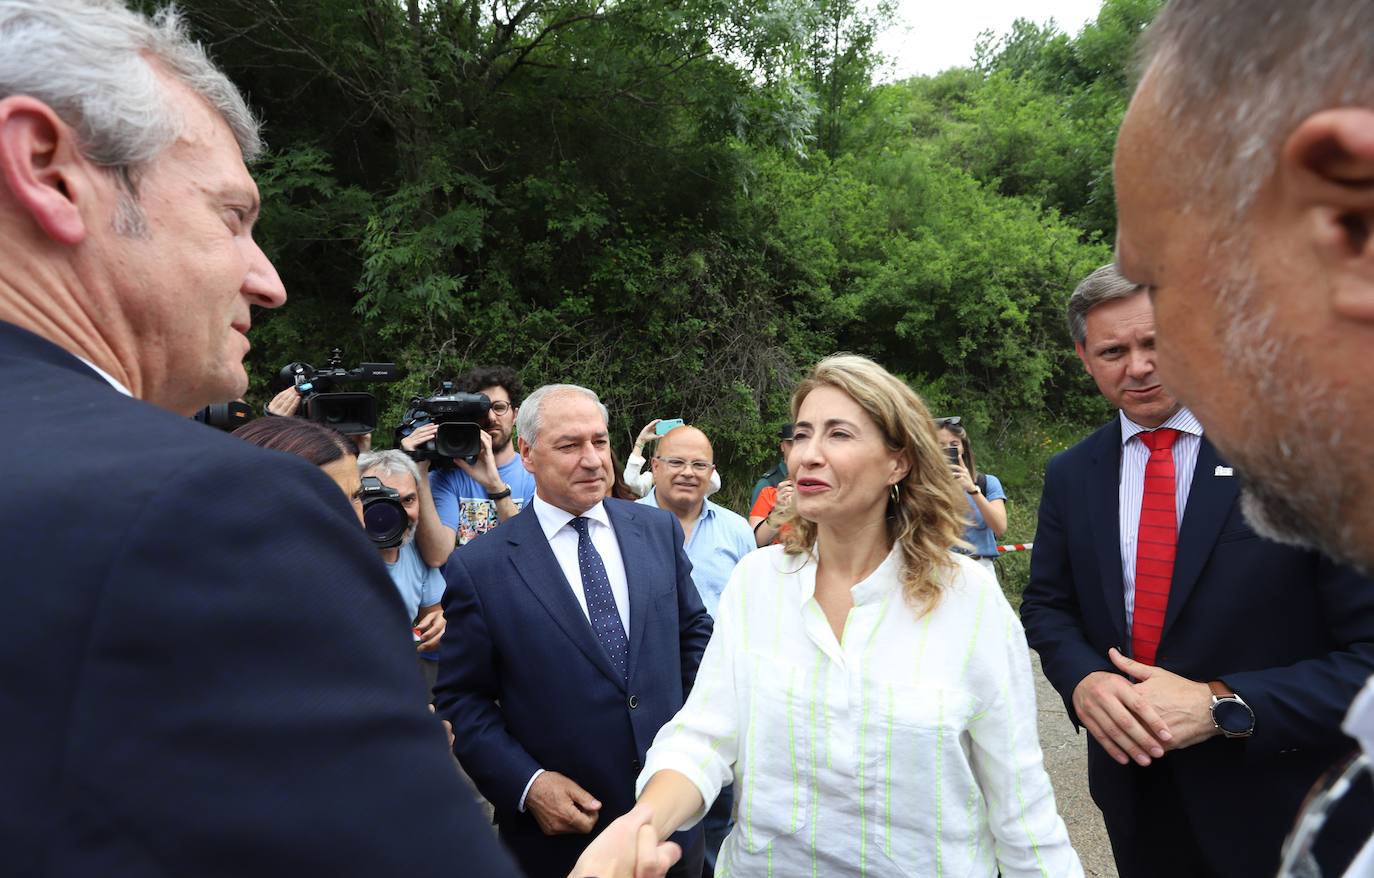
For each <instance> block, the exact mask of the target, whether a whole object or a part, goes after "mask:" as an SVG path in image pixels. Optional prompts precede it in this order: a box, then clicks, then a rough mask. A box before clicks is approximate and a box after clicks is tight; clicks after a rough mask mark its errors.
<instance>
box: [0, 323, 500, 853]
mask: <svg viewBox="0 0 1374 878" xmlns="http://www.w3.org/2000/svg"><path fill="white" fill-rule="evenodd" d="M0 412H3V418H4V424H5V431H4V441H5V446H6V456H7V460H8V461H9V463H8V466H7V467H6V471H5V474H4V477H3V485H4V488H3V492H4V502H3V503H0V557H2V558H3V561H0V565H3V566H2V567H0V569H3V573H0V717H3V720H0V873H3V874H4V875H16V876H17V875H24V876H30V875H44V876H68V875H70V876H91V875H100V876H119V878H133V876H159V878H165V876H192V875H194V876H197V878H214V876H225V878H243V876H249V875H251V876H255V878H266V876H282V878H286V876H293V878H294V876H298V875H356V876H359V878H362V876H367V878H375V876H379V875H407V876H410V875H435V876H438V875H451V874H454V873H453V869H454V868H455V867H454V864H455V863H462V864H464V865H466V866H468V867H469V869H468V871H467V872H466V874H473V875H479V874H480V875H484V876H485V875H514V874H515V867H514V865H513V864H512V863H511V862H510V861H509V859H508V858H507V857H506V856H505V855H504V854H503V853H502V852H501V851H500V850H499V849H498V847H497V845H496V843H495V841H494V839H493V838H492V837H491V830H490V828H489V827H486V826H484V825H483V821H482V820H481V819H480V817H479V816H478V814H477V811H476V809H475V807H474V806H473V803H472V801H471V794H470V793H466V792H465V790H464V788H463V786H462V783H461V779H460V778H459V777H458V776H457V773H456V772H455V771H454V770H453V766H452V761H451V759H450V757H449V755H448V752H447V749H446V747H445V738H444V732H443V730H442V728H441V727H440V725H439V723H438V721H437V720H436V719H434V717H433V716H432V715H431V714H430V713H429V711H428V710H427V709H426V706H425V700H426V699H425V695H424V692H423V684H422V682H421V679H420V674H419V672H418V671H417V670H416V666H415V651H414V646H413V644H412V641H411V637H410V634H409V632H408V630H407V628H408V620H407V619H406V618H405V611H404V609H403V608H402V605H401V602H400V597H399V596H398V595H397V593H396V589H395V587H394V586H393V585H392V584H391V580H390V579H389V577H388V576H387V574H386V572H385V568H384V567H383V566H382V564H381V562H380V560H379V558H378V554H377V552H376V550H375V549H373V548H372V547H371V545H370V544H369V542H368V541H367V539H366V538H365V537H364V536H363V534H362V530H361V528H360V527H359V526H358V520H357V517H356V516H355V515H354V513H353V510H352V508H351V507H350V506H349V504H348V503H347V502H346V500H345V498H344V496H343V493H342V492H341V491H340V490H339V489H338V487H337V486H336V485H335V484H334V483H333V482H332V481H330V480H329V479H328V478H327V477H326V476H324V475H323V474H322V473H321V472H320V471H319V470H318V468H316V467H313V466H310V465H309V464H307V463H305V462H304V461H302V460H300V459H299V458H295V457H290V456H288V455H284V454H279V453H277V452H271V451H265V450H263V449H260V448H256V447H254V446H252V445H249V444H248V443H246V442H243V441H242V440H239V439H235V438H233V437H231V436H227V435H225V434H223V433H221V432H219V431H218V430H215V429H212V428H210V427H206V426H203V425H201V424H197V423H195V422H193V421H191V420H189V419H187V418H181V417H177V416H175V415H172V414H170V413H168V412H165V411H162V410H160V409H157V408H155V407H153V406H151V405H148V404H147V403H143V402H140V401H138V400H134V399H130V398H128V397H126V396H124V395H122V394H120V393H119V392H118V391H116V390H115V389H114V388H112V387H111V386H110V385H109V384H108V383H106V382H105V381H104V380H103V379H102V378H101V377H100V376H98V375H97V374H96V373H95V372H93V371H92V370H90V369H89V368H87V367H86V366H85V365H84V364H82V363H81V362H80V361H79V360H77V359H76V358H75V357H72V356H71V355H70V354H68V353H66V352H65V351H63V350H61V349H59V348H58V347H56V346H54V345H52V344H50V343H49V342H47V341H45V340H43V339H41V338H39V337H38V336H35V335H32V334H30V333H28V332H25V331H24V330H21V329H19V328H17V327H14V326H12V325H10V324H8V323H0Z"/></svg>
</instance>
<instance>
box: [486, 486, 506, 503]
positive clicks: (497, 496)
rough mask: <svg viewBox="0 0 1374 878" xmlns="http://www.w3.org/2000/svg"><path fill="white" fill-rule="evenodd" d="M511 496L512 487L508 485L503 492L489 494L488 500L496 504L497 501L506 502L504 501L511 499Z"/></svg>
mask: <svg viewBox="0 0 1374 878" xmlns="http://www.w3.org/2000/svg"><path fill="white" fill-rule="evenodd" d="M509 496H510V485H506V487H505V488H504V489H503V490H500V491H497V492H496V493H495V494H488V495H487V499H488V500H491V501H493V502H495V501H497V500H504V499H506V498H507V497H509Z"/></svg>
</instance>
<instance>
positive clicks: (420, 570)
mask: <svg viewBox="0 0 1374 878" xmlns="http://www.w3.org/2000/svg"><path fill="white" fill-rule="evenodd" d="M419 432H420V431H419V430H417V431H416V433H419ZM407 438H413V437H407ZM422 441H423V440H422ZM358 474H359V475H360V476H375V477H376V478H377V479H378V480H379V481H381V483H382V484H383V485H386V486H387V487H388V488H391V489H392V490H394V491H396V493H397V494H399V495H400V496H399V497H398V498H397V499H398V500H400V502H401V506H402V507H404V508H405V511H406V517H408V518H409V519H410V527H409V528H407V530H406V534H405V537H404V538H403V539H402V541H401V544H400V545H399V546H392V547H391V548H389V549H378V551H379V552H380V553H381V556H382V560H383V561H384V562H386V569H387V572H388V573H390V574H391V581H392V582H394V583H395V584H396V589H397V591H399V592H400V593H401V600H402V601H403V602H404V603H405V606H406V616H407V618H408V619H409V620H410V624H411V625H412V626H413V627H414V629H415V635H416V637H417V638H419V640H418V642H417V643H416V645H415V649H416V651H418V652H433V651H434V650H436V649H438V648H439V638H440V637H441V636H442V635H443V633H444V625H445V623H444V608H443V607H442V606H441V605H440V603H439V602H440V600H441V599H442V598H443V596H444V577H443V575H442V574H441V573H440V572H439V571H438V570H437V569H435V567H433V566H431V565H429V564H427V563H426V562H425V560H424V558H422V557H421V554H420V552H419V550H418V549H417V543H418V542H419V538H418V535H419V532H420V529H421V528H422V527H427V528H429V529H431V530H432V529H434V528H437V527H439V524H438V516H437V514H436V513H435V511H434V503H433V501H431V500H429V491H428V490H426V489H422V488H421V485H423V484H424V482H425V481H426V480H425V479H424V478H423V477H422V475H421V473H420V468H419V467H418V466H417V465H416V463H415V461H413V460H411V459H410V458H409V457H407V456H406V454H405V453H404V452H401V451H395V450H390V451H369V452H366V453H365V454H361V455H359V456H358ZM422 491H423V496H422V493H421V492H422ZM421 668H422V669H423V670H425V671H426V677H429V678H430V679H429V680H428V682H429V685H430V687H431V688H432V687H433V686H434V680H433V679H432V673H433V671H434V670H435V668H436V666H435V665H434V663H432V662H422V663H421Z"/></svg>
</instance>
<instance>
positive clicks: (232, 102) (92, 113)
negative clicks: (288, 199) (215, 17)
mask: <svg viewBox="0 0 1374 878" xmlns="http://www.w3.org/2000/svg"><path fill="white" fill-rule="evenodd" d="M159 72H161V73H164V74H166V75H168V76H170V77H171V78H172V79H174V80H176V81H177V82H179V83H181V84H182V85H184V86H186V87H187V88H189V89H190V90H191V91H193V92H195V93H196V94H197V95H199V96H200V97H201V98H203V99H204V100H205V101H206V103H208V104H209V105H210V106H211V107H213V108H214V109H215V111H216V112H218V113H219V115H220V116H222V117H223V118H224V121H225V123H226V124H228V126H229V130H230V131H232V132H233V134H234V139H235V140H237V141H238V145H239V150H240V151H241V152H242V153H243V159H244V161H245V162H251V161H252V160H253V159H254V158H256V157H257V156H258V154H259V153H260V152H261V151H262V140H261V137H260V135H259V131H258V129H259V123H258V120H257V119H256V118H254V116H253V113H252V111H251V110H249V109H248V105H247V104H246V103H245V102H244V100H243V95H241V94H240V93H239V91H238V89H237V88H235V86H234V84H233V83H232V82H230V81H229V78H228V77H226V76H225V75H224V74H223V73H222V72H221V71H220V70H219V69H218V68H217V67H215V65H214V64H213V63H212V62H211V61H210V59H209V57H208V56H207V55H206V54H205V49H204V48H203V47H202V46H201V45H200V44H199V43H197V42H195V41H194V40H192V39H191V37H190V36H189V34H188V33H187V28H186V24H185V21H184V19H183V18H182V15H181V13H180V12H179V11H178V10H177V9H176V8H175V7H172V6H168V7H166V8H164V9H162V10H161V11H160V12H158V13H157V14H156V15H154V16H153V17H152V18H151V19H150V18H148V17H147V16H144V15H142V14H140V13H137V12H133V11H131V10H129V9H126V8H125V7H124V4H123V3H121V2H118V0H0V99H3V98H7V97H11V96H14V95H28V96H30V97H33V98H36V99H37V100H40V101H42V102H43V103H45V104H47V105H48V106H49V107H51V108H52V110H53V112H55V113H56V114H57V115H58V117H59V118H61V119H62V121H64V122H66V123H67V124H68V125H70V126H72V128H73V129H75V130H76V132H77V138H78V142H79V144H80V148H81V152H82V155H84V156H85V157H86V158H87V159H89V160H90V161H91V162H93V163H94V164H97V165H100V166H102V167H104V168H107V169H108V170H110V171H111V172H113V173H114V174H116V176H117V178H118V179H119V180H120V181H122V183H123V184H124V186H125V188H126V189H127V190H128V191H129V194H130V195H133V194H134V192H135V189H134V181H135V179H136V177H137V172H138V171H139V170H140V169H141V168H142V166H144V165H146V164H147V163H148V162H150V161H152V160H153V159H154V158H156V157H157V155H158V154H159V153H161V152H162V150H164V149H166V148H167V147H168V146H170V145H171V144H172V143H174V142H175V141H176V139H177V137H178V136H180V134H181V132H182V130H183V125H184V120H183V119H181V118H180V116H179V114H178V113H177V112H176V111H175V109H174V108H173V106H172V104H171V102H170V101H169V100H168V95H167V93H166V88H165V87H164V86H163V84H162V83H161V82H160V81H159V77H158V73H159Z"/></svg>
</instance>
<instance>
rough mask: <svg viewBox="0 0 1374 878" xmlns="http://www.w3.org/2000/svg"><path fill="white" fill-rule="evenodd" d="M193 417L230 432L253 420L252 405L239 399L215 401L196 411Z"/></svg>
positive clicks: (217, 428)
mask: <svg viewBox="0 0 1374 878" xmlns="http://www.w3.org/2000/svg"><path fill="white" fill-rule="evenodd" d="M194 419H195V420H197V421H200V422H201V423H202V424H205V425H206V426H209V427H214V428H215V429H216V430H223V431H225V432H226V433H232V432H233V431H235V430H237V429H238V428H239V427H242V426H243V425H244V424H246V423H248V422H249V421H251V420H253V407H252V406H250V405H249V404H248V403H246V402H243V401H241V400H237V399H236V400H234V401H233V402H216V403H212V404H210V405H207V406H206V407H205V408H203V409H201V410H200V411H198V412H196V413H195V415H194Z"/></svg>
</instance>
